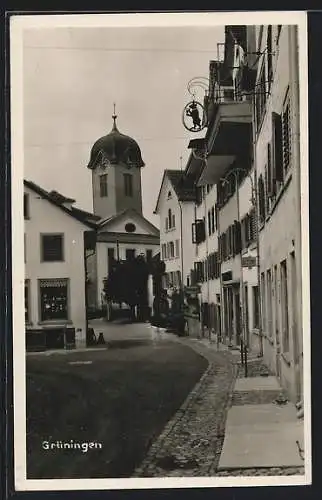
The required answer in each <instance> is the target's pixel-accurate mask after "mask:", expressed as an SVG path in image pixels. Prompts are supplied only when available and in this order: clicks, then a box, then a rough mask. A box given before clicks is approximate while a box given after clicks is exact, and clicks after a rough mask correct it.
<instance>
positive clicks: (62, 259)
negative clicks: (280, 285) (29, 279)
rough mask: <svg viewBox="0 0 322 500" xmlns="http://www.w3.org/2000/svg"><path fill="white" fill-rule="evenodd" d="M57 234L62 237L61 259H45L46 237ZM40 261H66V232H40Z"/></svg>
mask: <svg viewBox="0 0 322 500" xmlns="http://www.w3.org/2000/svg"><path fill="white" fill-rule="evenodd" d="M53 236H57V237H60V238H61V258H60V259H45V252H44V238H46V237H53ZM40 262H42V263H53V262H65V234H64V233H40Z"/></svg>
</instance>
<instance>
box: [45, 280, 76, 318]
mask: <svg viewBox="0 0 322 500" xmlns="http://www.w3.org/2000/svg"><path fill="white" fill-rule="evenodd" d="M39 295H40V320H41V321H54V320H61V321H67V320H68V319H69V315H68V306H69V304H68V280H67V279H48V280H39Z"/></svg>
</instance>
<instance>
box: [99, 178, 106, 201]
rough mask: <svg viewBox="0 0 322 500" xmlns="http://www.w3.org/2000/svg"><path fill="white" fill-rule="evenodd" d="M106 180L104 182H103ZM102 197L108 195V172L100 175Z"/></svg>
mask: <svg viewBox="0 0 322 500" xmlns="http://www.w3.org/2000/svg"><path fill="white" fill-rule="evenodd" d="M103 180H104V182H103ZM99 186H100V198H107V197H108V174H100V175H99Z"/></svg>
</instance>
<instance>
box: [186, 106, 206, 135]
mask: <svg viewBox="0 0 322 500" xmlns="http://www.w3.org/2000/svg"><path fill="white" fill-rule="evenodd" d="M204 114H205V109H204V107H203V105H202V104H200V102H198V101H195V100H193V101H190V102H189V103H188V104H187V105H186V106H185V108H184V110H183V115H182V122H183V125H184V127H185V128H186V129H187V130H189V132H200V131H201V130H203V129H204V128H205V119H204Z"/></svg>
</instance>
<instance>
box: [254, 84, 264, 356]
mask: <svg viewBox="0 0 322 500" xmlns="http://www.w3.org/2000/svg"><path fill="white" fill-rule="evenodd" d="M252 114H253V118H252V134H253V165H254V193H252V197H253V199H254V208H255V222H256V253H257V259H256V261H257V262H256V268H257V282H258V313H259V325H258V333H259V357H261V358H262V357H263V355H264V352H263V329H262V293H261V270H260V243H259V209H258V207H259V200H258V192H257V191H258V190H257V159H256V158H257V155H256V130H255V123H256V122H255V116H256V114H255V93H254V94H253V97H252Z"/></svg>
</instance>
